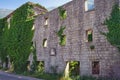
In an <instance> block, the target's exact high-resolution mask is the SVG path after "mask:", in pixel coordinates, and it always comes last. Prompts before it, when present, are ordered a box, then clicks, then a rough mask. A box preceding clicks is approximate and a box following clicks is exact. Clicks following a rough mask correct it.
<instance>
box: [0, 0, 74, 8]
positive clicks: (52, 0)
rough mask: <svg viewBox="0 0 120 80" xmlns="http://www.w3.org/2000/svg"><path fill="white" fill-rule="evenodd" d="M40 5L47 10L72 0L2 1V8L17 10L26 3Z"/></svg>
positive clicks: (0, 3)
mask: <svg viewBox="0 0 120 80" xmlns="http://www.w3.org/2000/svg"><path fill="white" fill-rule="evenodd" d="M28 1H30V2H34V3H39V4H41V5H42V6H44V7H46V8H51V7H58V6H61V5H63V4H65V3H67V2H70V1H72V0H1V1H0V8H3V9H11V10H15V9H16V8H18V7H20V6H21V5H22V4H24V3H26V2H28Z"/></svg>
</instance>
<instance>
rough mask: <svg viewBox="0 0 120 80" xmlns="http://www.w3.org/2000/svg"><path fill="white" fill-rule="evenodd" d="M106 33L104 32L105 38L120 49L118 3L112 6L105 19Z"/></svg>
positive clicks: (119, 8) (119, 12) (119, 9)
mask: <svg viewBox="0 0 120 80" xmlns="http://www.w3.org/2000/svg"><path fill="white" fill-rule="evenodd" d="M105 25H107V28H108V31H109V32H108V33H106V34H105V35H106V37H107V40H108V41H109V42H110V43H111V44H112V45H113V46H116V47H117V48H118V49H119V50H120V7H119V5H118V4H115V5H114V6H113V9H112V12H111V14H110V17H109V19H106V21H105Z"/></svg>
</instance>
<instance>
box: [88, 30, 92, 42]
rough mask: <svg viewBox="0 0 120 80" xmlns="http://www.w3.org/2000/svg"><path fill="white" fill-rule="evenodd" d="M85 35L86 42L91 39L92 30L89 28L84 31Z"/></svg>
mask: <svg viewBox="0 0 120 80" xmlns="http://www.w3.org/2000/svg"><path fill="white" fill-rule="evenodd" d="M86 36H87V42H92V41H93V31H92V30H91V29H89V30H87V31H86Z"/></svg>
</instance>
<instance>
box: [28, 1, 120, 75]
mask: <svg viewBox="0 0 120 80" xmlns="http://www.w3.org/2000/svg"><path fill="white" fill-rule="evenodd" d="M118 1H119V0H118ZM115 2H117V0H94V5H95V8H94V9H93V10H90V11H85V0H73V1H71V2H69V3H67V4H65V5H63V6H61V7H62V8H64V9H65V10H66V12H67V17H66V19H64V20H61V19H60V16H59V9H58V8H56V9H54V10H52V11H50V12H48V13H46V14H44V15H42V16H38V17H37V18H36V21H35V34H34V38H33V41H34V42H35V43H36V51H37V59H38V61H44V64H45V65H44V66H45V72H52V67H54V68H56V70H57V72H58V73H60V72H63V71H64V70H65V68H66V63H67V62H68V61H79V63H80V66H79V69H78V71H79V72H80V75H98V76H119V75H120V53H119V52H118V50H117V48H115V47H114V46H112V45H111V44H110V43H109V42H108V41H107V39H106V37H105V36H104V35H102V34H101V33H100V31H102V32H108V30H107V27H106V26H105V25H103V23H104V21H105V19H106V18H108V17H109V15H110V13H111V10H112V6H113V5H114V3H115ZM119 2H120V1H119ZM117 3H118V2H117ZM46 18H47V20H48V25H47V26H45V24H44V23H45V21H46ZM61 26H66V28H65V30H64V34H65V35H66V45H65V46H61V45H59V37H58V36H57V34H56V32H57V31H58V30H59V29H60V27H61ZM88 30H91V31H92V36H93V40H92V42H88V41H87V31H88ZM44 39H45V40H46V41H47V44H46V45H47V46H46V47H44V46H43V41H44ZM91 46H94V49H92V48H91ZM52 54H54V55H52ZM31 58H32V57H30V60H32V59H31ZM94 62H96V63H97V64H99V73H98V74H93V72H92V71H93V70H92V69H93V65H94Z"/></svg>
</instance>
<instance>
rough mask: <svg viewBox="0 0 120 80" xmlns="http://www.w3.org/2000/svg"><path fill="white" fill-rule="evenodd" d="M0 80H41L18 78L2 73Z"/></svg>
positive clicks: (0, 73)
mask: <svg viewBox="0 0 120 80" xmlns="http://www.w3.org/2000/svg"><path fill="white" fill-rule="evenodd" d="M0 80H41V79H36V78H31V77H25V76H18V75H14V74H8V73H5V72H3V71H0Z"/></svg>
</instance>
